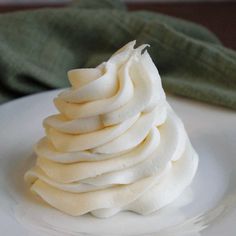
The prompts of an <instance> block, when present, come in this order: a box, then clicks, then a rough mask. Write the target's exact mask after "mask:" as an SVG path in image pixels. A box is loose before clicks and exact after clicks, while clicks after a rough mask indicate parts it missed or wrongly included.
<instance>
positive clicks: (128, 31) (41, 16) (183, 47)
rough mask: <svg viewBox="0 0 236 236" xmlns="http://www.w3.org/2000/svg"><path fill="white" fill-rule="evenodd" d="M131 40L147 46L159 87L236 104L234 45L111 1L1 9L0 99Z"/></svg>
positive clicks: (56, 78)
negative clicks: (128, 10)
mask: <svg viewBox="0 0 236 236" xmlns="http://www.w3.org/2000/svg"><path fill="white" fill-rule="evenodd" d="M232 30H233V29H232ZM134 39H137V43H138V45H139V44H142V43H148V44H150V45H151V48H150V49H149V52H150V54H151V56H152V58H153V60H154V62H155V63H156V65H157V67H158V69H159V72H160V74H161V77H162V82H163V86H164V88H165V90H166V91H169V92H171V93H175V94H178V95H182V96H186V97H190V98H194V99H198V100H201V101H206V102H210V103H214V104H218V105H223V106H227V107H230V108H234V109H236V53H235V52H234V51H233V50H230V49H227V48H225V47H223V46H222V45H221V43H220V42H219V40H218V39H217V38H216V37H215V36H214V35H213V34H212V33H210V32H209V31H208V30H206V29H205V28H203V27H201V26H198V25H196V24H193V23H189V22H186V21H183V20H178V19H176V18H172V17H168V16H165V15H162V14H157V13H151V12H145V11H139V12H127V11H126V9H125V7H124V5H123V4H122V3H121V2H120V1H114V0H100V1H97V0H80V1H78V3H77V4H74V5H72V6H69V7H65V8H58V9H41V10H32V11H22V12H16V13H9V14H1V15H0V102H1V103H3V102H6V101H9V100H11V99H14V98H17V97H21V96H24V95H27V94H32V93H37V92H41V91H45V90H50V89H55V88H63V87H66V86H68V81H67V74H66V73H67V71H68V70H70V69H73V68H79V67H92V66H96V65H97V64H99V63H101V62H102V61H104V60H106V59H108V58H109V56H110V55H111V54H112V53H113V52H114V51H115V50H117V49H118V48H120V47H121V46H123V45H124V44H126V43H127V42H129V41H131V40H134Z"/></svg>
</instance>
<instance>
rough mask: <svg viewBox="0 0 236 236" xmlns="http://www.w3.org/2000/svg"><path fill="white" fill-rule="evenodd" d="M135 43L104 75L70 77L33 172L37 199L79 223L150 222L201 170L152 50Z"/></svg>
mask: <svg viewBox="0 0 236 236" xmlns="http://www.w3.org/2000/svg"><path fill="white" fill-rule="evenodd" d="M134 46H135V41H132V42H130V43H128V44H126V45H125V46H124V47H122V48H121V49H120V50H118V51H117V52H116V53H115V54H113V55H112V56H111V58H110V59H109V60H108V61H107V62H103V63H102V64H100V65H98V66H97V67H96V68H85V69H74V70H71V71H69V72H68V77H69V81H70V83H71V87H70V88H69V89H67V90H65V91H63V92H61V93H60V94H59V95H58V97H56V98H55V99H54V104H55V106H56V108H57V109H58V111H59V113H58V114H55V115H52V116H49V117H47V118H46V119H45V120H44V122H43V126H44V128H45V133H46V136H45V137H43V138H42V139H41V140H39V142H38V143H37V144H36V146H35V153H36V155H37V161H36V164H35V166H34V167H33V168H32V169H30V170H29V171H27V172H26V173H25V181H26V182H27V183H28V184H29V185H30V189H31V191H32V192H33V193H35V194H36V195H38V196H39V197H40V198H42V199H43V200H44V201H45V202H47V203H48V204H50V205H51V206H52V207H54V208H57V209H59V210H60V211H62V212H65V213H67V214H69V215H72V216H80V215H83V214H86V213H91V214H92V215H94V216H97V217H110V216H112V215H114V214H116V213H118V212H120V211H134V212H136V213H139V214H142V215H146V214H150V213H152V212H154V211H157V210H158V209H160V208H162V207H164V206H166V205H168V204H170V203H171V202H173V201H174V200H175V199H176V198H177V197H178V196H179V195H180V194H181V193H182V192H183V191H184V190H185V189H186V187H187V186H189V185H190V183H191V182H192V179H193V177H194V175H195V173H196V170H197V166H198V155H197V154H196V152H195V150H194V149H193V147H192V145H191V143H190V141H189V138H188V136H187V133H186V131H185V128H184V126H183V124H182V122H181V120H180V119H179V118H178V116H177V115H176V114H175V112H174V111H173V110H172V108H171V107H170V105H169V104H168V103H167V101H166V96H165V93H164V91H163V88H162V84H161V79H160V75H159V73H158V70H157V68H156V66H155V65H154V63H153V61H152V59H151V57H150V55H149V54H148V52H147V50H146V47H147V46H148V45H141V46H139V47H137V48H134Z"/></svg>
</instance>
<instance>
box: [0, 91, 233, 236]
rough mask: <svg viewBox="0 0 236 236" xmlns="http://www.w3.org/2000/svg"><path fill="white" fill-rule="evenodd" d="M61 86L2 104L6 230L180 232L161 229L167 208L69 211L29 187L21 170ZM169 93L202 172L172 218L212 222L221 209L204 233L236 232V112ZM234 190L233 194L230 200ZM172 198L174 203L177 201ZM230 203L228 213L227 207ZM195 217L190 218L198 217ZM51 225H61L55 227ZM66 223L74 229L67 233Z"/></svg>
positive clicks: (1, 204)
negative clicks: (146, 212)
mask: <svg viewBox="0 0 236 236" xmlns="http://www.w3.org/2000/svg"><path fill="white" fill-rule="evenodd" d="M57 93H58V90H56V91H52V92H46V93H41V94H36V95H33V96H28V97H25V98H22V99H18V100H15V101H13V102H10V103H6V104H4V105H2V106H0V235H3V233H4V235H6V236H8V235H10V236H11V235H13V236H15V235H17V236H25V235H88V234H93V235H103V236H104V235H128V234H129V235H145V236H147V235H152V236H153V235H155V236H157V235H158V236H162V235H165V236H166V235H168V236H170V235H173V236H177V235H181V232H179V233H178V232H176V233H174V234H164V233H163V232H164V231H162V234H161V233H160V232H159V233H156V232H157V231H158V229H157V227H159V226H160V222H161V221H162V220H160V219H164V218H163V217H165V216H166V217H167V218H168V216H169V215H168V214H169V213H168V210H166V211H165V209H164V210H163V212H162V213H161V214H154V215H151V216H139V215H136V214H134V213H121V214H118V215H117V216H114V217H112V218H111V219H105V220H101V219H96V218H94V217H92V216H90V215H86V216H83V217H69V216H66V215H64V214H62V213H60V212H58V211H57V210H55V209H52V208H51V207H49V206H47V205H46V204H43V203H41V202H39V201H37V200H35V199H34V198H33V197H32V196H31V195H29V194H28V189H27V187H26V186H25V184H24V181H23V174H24V171H25V170H26V169H27V168H29V165H30V163H31V160H32V158H31V155H32V146H33V145H34V144H35V143H36V141H37V140H38V139H39V138H40V137H42V136H43V135H44V133H43V128H42V120H43V119H44V118H45V117H46V116H48V115H49V114H53V113H56V110H55V108H54V106H53V103H52V99H53V98H54V97H55V96H56V94H57ZM168 100H169V102H170V104H171V105H172V107H173V108H174V110H175V111H176V112H177V113H178V114H179V116H180V117H181V118H182V120H183V122H184V124H185V127H186V129H187V132H188V134H189V136H190V139H191V141H192V143H193V145H194V147H195V149H196V150H197V152H198V154H199V157H200V163H199V169H198V172H197V176H196V177H195V179H194V181H193V183H192V185H191V190H192V193H193V198H192V202H191V203H188V204H187V205H183V206H182V207H180V205H178V206H179V207H178V213H181V214H180V215H181V217H179V218H178V217H174V213H171V217H169V219H170V221H172V222H169V224H170V223H172V224H175V223H179V222H181V220H183V219H186V218H191V217H194V216H195V215H197V214H201V213H204V212H207V213H206V214H205V215H204V214H203V217H201V218H199V217H198V218H197V220H196V219H195V218H191V220H194V219H195V221H194V224H193V226H196V227H197V226H199V225H201V224H202V225H204V223H206V224H207V223H208V221H211V219H210V218H209V217H211V216H216V215H220V216H221V217H218V218H217V219H215V220H213V221H212V222H211V223H210V226H209V227H208V228H207V229H205V230H204V231H202V232H201V235H203V236H213V235H214V236H221V235H223V234H224V235H227V236H235V235H236V226H235V225H236V224H235V222H236V209H235V208H234V207H235V205H236V197H235V196H236V195H232V194H234V193H235V192H236V148H235V146H236V113H235V112H234V111H231V110H227V109H224V108H219V107H214V106H210V105H205V104H202V103H198V102H193V101H189V100H186V99H183V98H177V97H168ZM188 192H189V191H188ZM184 196H187V192H186V193H185V195H183V196H182V198H183V197H184ZM228 196H233V197H231V198H229V199H230V200H228V201H225V198H227V199H228ZM183 199H184V198H183ZM178 204H180V200H179V203H178ZM227 204H228V205H227ZM174 206H175V205H173V206H172V208H171V207H170V208H169V209H172V210H173V209H175V208H174ZM227 207H228V209H229V211H227V214H221V213H222V211H223V210H225V209H226V208H227ZM210 209H213V210H210ZM208 210H210V211H208ZM166 212H167V213H166ZM165 214H166V215H165ZM177 215H178V214H177ZM180 215H178V216H180ZM31 216H34V218H31ZM206 216H207V217H208V218H207V217H206ZM183 217H184V218H183ZM213 218H214V217H213ZM175 220H176V222H174V221H175ZM191 220H189V221H185V223H186V222H188V223H189V222H192V223H193V221H191ZM204 221H205V222H204ZM41 223H46V225H44V226H43V225H42V224H41ZM162 223H163V222H162ZM37 224H41V226H39V225H37ZM51 225H53V226H55V227H54V229H55V228H56V229H57V230H58V231H57V232H55V231H53V230H52V231H50V230H49V229H48V228H50V226H51ZM75 225H76V226H75ZM158 225H159V226H158ZM72 226H73V227H75V228H73V227H72ZM182 226H183V225H182ZM187 226H189V224H188V225H187ZM44 227H45V231H44ZM71 227H72V228H71ZM68 228H69V229H70V234H69V233H65V232H68V231H69V229H68ZM185 228H186V226H185ZM181 230H182V228H181ZM181 230H179V231H181ZM72 231H73V232H72ZM48 232H49V233H48ZM53 232H55V234H53ZM78 232H80V233H78ZM183 232H184V230H183V231H182V233H183ZM83 233H84V234H83ZM194 235H197V234H194Z"/></svg>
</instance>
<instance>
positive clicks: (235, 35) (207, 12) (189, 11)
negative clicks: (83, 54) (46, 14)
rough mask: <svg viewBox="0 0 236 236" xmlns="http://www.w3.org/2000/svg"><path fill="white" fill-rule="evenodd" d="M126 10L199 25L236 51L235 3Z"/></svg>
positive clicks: (1, 7)
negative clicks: (161, 15)
mask: <svg viewBox="0 0 236 236" xmlns="http://www.w3.org/2000/svg"><path fill="white" fill-rule="evenodd" d="M48 6H50V7H64V6H65V5H64V4H57V5H35V4H34V5H0V12H1V13H6V12H12V11H18V10H27V9H35V8H42V7H48ZM127 6H128V9H129V10H131V11H135V10H148V11H154V12H159V13H164V14H167V15H171V16H175V17H178V18H182V19H186V20H190V21H193V22H196V23H200V24H202V25H204V26H206V27H207V28H208V29H210V30H211V31H212V32H214V33H215V34H216V35H217V36H218V37H219V38H220V40H221V41H222V42H223V44H224V45H225V46H226V47H229V48H232V49H234V50H236V1H232V2H211V3H209V2H199V3H196V2H194V3H151V2H150V3H147V2H145V3H128V4H127Z"/></svg>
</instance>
